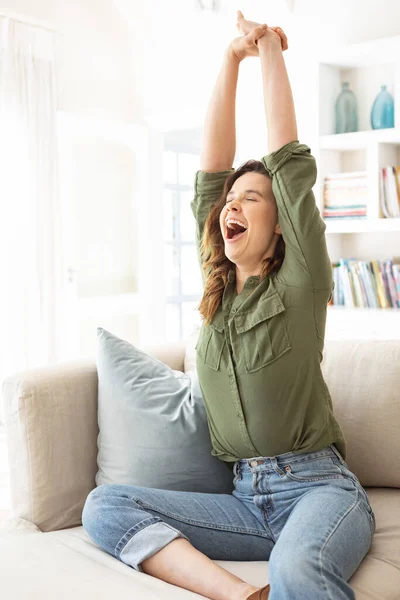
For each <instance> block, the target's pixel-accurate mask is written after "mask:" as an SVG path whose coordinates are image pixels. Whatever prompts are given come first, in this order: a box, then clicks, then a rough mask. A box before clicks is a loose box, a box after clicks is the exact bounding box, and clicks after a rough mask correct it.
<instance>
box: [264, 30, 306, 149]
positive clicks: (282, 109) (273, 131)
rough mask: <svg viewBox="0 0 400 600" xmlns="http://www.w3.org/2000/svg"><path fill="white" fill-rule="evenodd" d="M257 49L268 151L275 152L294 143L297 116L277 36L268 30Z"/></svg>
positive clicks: (279, 39) (279, 40)
mask: <svg viewBox="0 0 400 600" xmlns="http://www.w3.org/2000/svg"><path fill="white" fill-rule="evenodd" d="M258 49H259V53H260V62H261V73H262V81H263V93H264V108H265V118H266V120H267V128H268V150H269V152H274V150H278V149H279V148H281V147H282V146H284V145H285V144H287V143H288V142H292V141H294V140H297V123H296V114H295V109H294V103H293V95H292V89H291V87H290V82H289V77H288V74H287V70H286V65H285V60H284V58H283V54H282V47H281V38H280V36H279V35H278V33H276V32H275V31H273V30H271V29H270V28H268V30H267V31H266V33H265V34H264V35H263V36H262V37H261V38H260V39H259V40H258Z"/></svg>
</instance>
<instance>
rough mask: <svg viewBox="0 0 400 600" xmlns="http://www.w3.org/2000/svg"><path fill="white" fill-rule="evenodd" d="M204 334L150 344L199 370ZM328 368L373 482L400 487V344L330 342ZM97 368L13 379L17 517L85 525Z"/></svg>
mask: <svg viewBox="0 0 400 600" xmlns="http://www.w3.org/2000/svg"><path fill="white" fill-rule="evenodd" d="M197 336H198V332H196V333H195V334H193V335H192V336H191V337H190V338H189V339H188V340H187V341H186V342H182V341H177V342H175V343H172V344H164V345H159V346H155V347H153V346H151V347H143V348H142V349H143V350H144V351H145V352H147V353H148V354H152V355H153V356H155V357H156V358H158V359H159V360H161V361H162V362H164V363H166V364H168V365H169V366H170V367H171V368H172V369H175V370H181V371H183V370H184V371H185V372H188V371H189V370H192V369H193V368H195V365H196V360H195V359H196V356H195V344H196V341H197ZM322 370H323V374H324V377H325V380H326V382H327V385H328V388H329V391H330V393H331V397H332V402H333V408H334V411H335V415H336V417H337V419H338V421H339V423H340V425H341V427H342V429H343V433H344V435H345V438H346V441H347V456H346V462H347V463H348V465H349V467H350V468H351V469H352V471H353V472H354V473H355V474H356V475H357V476H358V477H359V479H360V481H361V483H362V484H363V485H364V486H379V487H380V486H383V487H397V488H400V469H399V466H398V456H399V455H400V435H399V424H400V399H399V388H400V341H393V340H392V341H389V340H388V341H336V340H335V341H333V340H332V341H326V342H325V351H324V360H323V363H322ZM97 383H98V380H97V370H96V364H95V362H90V361H75V362H70V363H65V364H60V365H57V366H51V367H42V368H37V369H32V370H30V371H26V372H22V373H17V374H15V375H13V376H12V377H9V378H7V379H6V380H5V381H4V383H3V396H4V416H5V421H6V433H7V444H8V453H9V463H10V484H11V501H12V507H13V514H14V516H16V517H20V518H23V519H26V520H28V521H31V522H33V523H35V524H36V525H37V526H38V527H39V528H40V529H41V530H42V531H53V530H57V529H65V528H68V527H74V526H77V525H80V524H81V515H82V508H83V505H84V503H85V500H86V498H87V495H88V494H89V492H90V491H91V490H92V489H93V488H94V487H95V485H96V484H95V475H96V472H97V435H98V425H97Z"/></svg>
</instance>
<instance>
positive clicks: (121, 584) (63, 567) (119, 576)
mask: <svg viewBox="0 0 400 600" xmlns="http://www.w3.org/2000/svg"><path fill="white" fill-rule="evenodd" d="M367 492H368V496H369V499H370V501H371V505H372V508H373V510H374V512H375V516H376V523H377V529H376V533H375V537H374V540H373V543H372V546H371V548H370V551H369V552H368V554H367V556H366V557H365V558H364V560H363V561H362V563H361V565H360V567H359V568H358V570H357V571H356V573H355V574H354V575H353V577H352V578H351V579H350V584H351V586H352V588H353V589H354V590H355V592H356V597H357V600H398V597H399V594H398V592H399V589H400V511H399V505H400V490H394V489H387V488H368V489H367ZM214 562H216V563H217V564H220V565H221V566H223V567H224V568H225V569H227V570H228V571H230V572H231V573H234V574H235V575H237V576H238V577H241V578H242V579H244V580H245V581H248V582H249V583H252V584H253V585H256V586H260V587H261V586H263V585H265V584H266V583H268V561H260V562H230V561H214ZM0 565H1V567H0V580H1V588H2V592H3V591H4V590H5V591H6V594H5V595H4V598H13V600H26V599H27V598H29V600H43V598H53V597H54V598H58V599H59V600H64V599H67V598H68V599H70V598H71V599H73V600H99V599H101V598H113V597H116V596H118V595H120V597H132V598H141V600H159V598H163V599H165V600H173V599H177V600H179V599H181V600H189V599H193V600H195V598H199V600H200V599H201V598H203V596H200V595H199V594H194V593H192V592H189V591H188V590H184V589H181V588H178V587H176V586H173V585H170V584H168V583H166V582H164V581H161V580H159V579H156V578H154V577H151V576H149V575H147V574H146V573H140V572H138V571H135V570H134V569H132V568H131V567H129V566H128V565H125V564H124V563H122V562H121V561H119V560H117V559H116V558H114V557H112V556H111V555H109V554H108V553H107V552H105V551H103V550H102V549H101V548H99V547H98V546H97V545H96V544H95V543H94V542H92V540H91V539H90V538H89V536H88V535H87V533H86V532H85V530H84V529H83V527H74V528H71V529H63V530H59V531H52V532H47V533H30V534H29V535H25V536H24V535H17V536H13V535H11V534H8V535H4V536H2V537H0ZM2 597H3V596H2Z"/></svg>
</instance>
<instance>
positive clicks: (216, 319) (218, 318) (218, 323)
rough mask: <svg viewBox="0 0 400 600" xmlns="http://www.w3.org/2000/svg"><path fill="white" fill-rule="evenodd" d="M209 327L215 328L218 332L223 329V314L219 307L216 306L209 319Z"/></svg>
mask: <svg viewBox="0 0 400 600" xmlns="http://www.w3.org/2000/svg"><path fill="white" fill-rule="evenodd" d="M210 327H212V328H213V329H216V330H217V331H219V332H220V333H222V332H223V331H224V315H223V312H222V309H221V307H219V308H218V310H217V312H216V313H215V315H214V316H213V318H212V320H211V321H210Z"/></svg>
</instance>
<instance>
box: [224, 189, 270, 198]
mask: <svg viewBox="0 0 400 600" xmlns="http://www.w3.org/2000/svg"><path fill="white" fill-rule="evenodd" d="M234 193H235V192H228V193H227V195H226V197H228V196H231V195H232V194H234ZM244 193H245V194H258V195H259V196H261V198H264V196H263V195H262V193H261V192H258V191H257V190H245V191H244Z"/></svg>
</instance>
